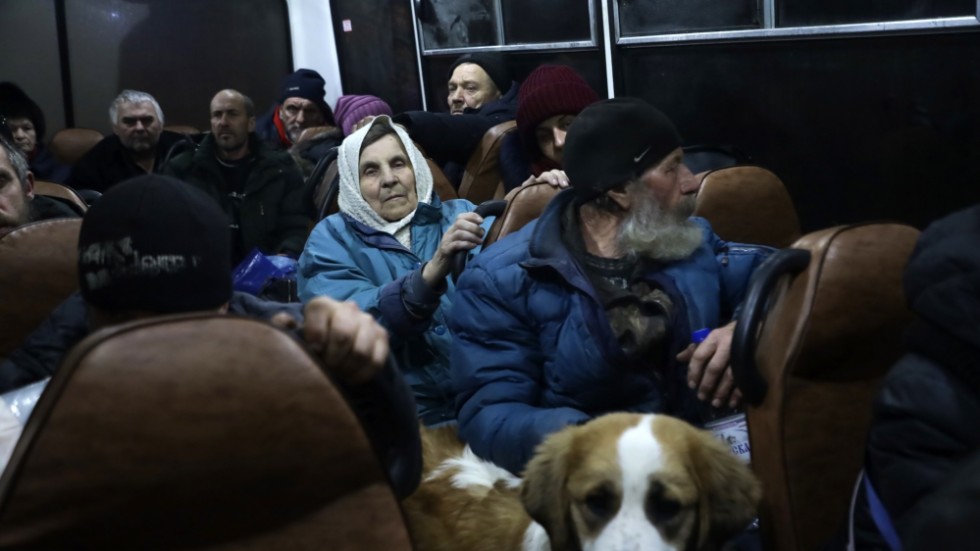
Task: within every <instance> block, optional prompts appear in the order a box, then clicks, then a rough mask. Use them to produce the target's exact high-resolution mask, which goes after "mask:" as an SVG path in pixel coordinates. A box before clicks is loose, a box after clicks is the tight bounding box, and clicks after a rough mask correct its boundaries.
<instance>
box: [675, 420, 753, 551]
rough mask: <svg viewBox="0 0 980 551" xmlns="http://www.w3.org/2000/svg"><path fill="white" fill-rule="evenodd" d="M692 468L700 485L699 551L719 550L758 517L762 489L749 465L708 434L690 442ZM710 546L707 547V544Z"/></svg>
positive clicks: (693, 438)
mask: <svg viewBox="0 0 980 551" xmlns="http://www.w3.org/2000/svg"><path fill="white" fill-rule="evenodd" d="M690 443H691V449H690V454H691V459H692V465H693V467H694V468H695V470H696V471H697V473H698V474H697V476H698V478H699V480H700V482H701V488H702V504H701V511H700V513H701V515H702V516H701V534H702V535H704V536H705V537H704V538H699V542H698V543H699V545H698V548H699V549H702V548H708V549H711V548H718V549H720V548H721V546H722V545H723V544H724V543H725V542H726V541H728V540H729V539H730V538H732V537H733V536H735V535H737V534H739V533H741V532H742V531H743V530H745V528H746V526H747V525H748V523H749V522H750V521H751V520H752V519H753V518H755V515H756V510H757V508H758V505H759V496H760V493H761V489H760V487H759V481H758V479H756V477H755V475H754V474H753V473H752V471H751V470H750V469H749V467H748V465H746V464H745V463H743V462H742V461H741V460H739V459H738V458H736V457H735V456H733V455H732V454H731V452H730V451H729V450H728V448H727V447H726V446H725V445H724V444H723V443H722V442H720V441H718V439H716V438H715V437H714V436H712V435H711V433H709V432H707V431H697V434H695V435H694V436H693V437H692V440H691V442H690ZM706 544H707V545H706Z"/></svg>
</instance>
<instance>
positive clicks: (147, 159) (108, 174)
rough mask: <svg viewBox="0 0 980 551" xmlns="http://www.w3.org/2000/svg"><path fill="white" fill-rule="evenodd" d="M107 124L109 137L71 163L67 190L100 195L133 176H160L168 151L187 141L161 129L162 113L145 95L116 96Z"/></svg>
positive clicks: (124, 92) (132, 93)
mask: <svg viewBox="0 0 980 551" xmlns="http://www.w3.org/2000/svg"><path fill="white" fill-rule="evenodd" d="M109 120H110V121H111V122H112V132H113V135H112V136H108V137H106V138H104V139H103V140H102V141H100V142H99V143H97V144H95V147H93V148H92V149H91V150H89V151H88V153H86V154H85V155H84V156H83V157H82V158H81V159H79V160H78V162H76V163H75V165H74V166H73V167H72V170H71V176H69V177H68V182H67V183H68V185H69V186H71V187H73V188H75V189H94V190H95V191H100V192H104V191H105V190H107V189H109V188H110V187H112V186H114V185H116V184H117V183H119V182H121V181H123V180H128V179H129V178H132V177H133V176H139V175H141V174H151V173H154V172H160V171H161V169H162V168H163V166H162V165H163V160H164V159H165V158H166V156H167V152H168V151H170V148H171V147H173V145H174V144H175V143H177V142H179V141H181V140H186V139H187V138H186V137H184V136H183V135H182V134H178V133H176V132H170V131H168V130H164V129H163V110H162V109H160V104H159V103H157V100H156V99H154V97H153V96H151V95H150V94H147V93H146V92H140V91H136V90H123V91H122V92H120V93H119V95H118V96H116V99H114V100H112V104H111V105H110V106H109Z"/></svg>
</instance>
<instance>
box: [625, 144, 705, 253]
mask: <svg viewBox="0 0 980 551" xmlns="http://www.w3.org/2000/svg"><path fill="white" fill-rule="evenodd" d="M683 157H684V154H683V152H682V151H681V149H680V148H677V149H675V150H674V151H673V152H671V153H670V154H669V155H667V157H665V158H664V159H663V160H662V161H661V162H660V163H659V164H657V165H656V166H653V167H650V168H648V169H647V170H645V171H644V172H643V174H641V175H640V177H639V178H638V179H636V180H635V181H633V182H631V183H629V184H627V185H626V198H625V199H621V200H624V201H625V205H624V208H625V209H626V216H625V217H624V218H623V220H622V222H621V223H620V227H619V232H618V236H617V240H618V243H619V249H620V252H622V253H624V254H636V255H640V256H644V257H647V258H652V259H655V260H659V261H668V262H669V261H674V260H679V259H682V258H687V257H689V256H690V255H691V254H692V253H694V251H695V250H696V249H697V248H698V247H699V246H700V244H701V239H702V235H701V227H700V226H698V225H697V224H696V223H694V222H693V221H692V220H689V219H688V217H690V216H691V214H692V213H693V212H694V201H695V193H694V192H696V191H697V186H696V185H694V184H693V180H694V175H693V174H691V171H690V170H689V169H688V168H687V167H686V166H685V165H684V163H683V162H681V161H682V159H683Z"/></svg>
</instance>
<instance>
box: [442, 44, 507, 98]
mask: <svg viewBox="0 0 980 551" xmlns="http://www.w3.org/2000/svg"><path fill="white" fill-rule="evenodd" d="M464 63H473V64H475V65H479V66H480V68H481V69H483V70H484V71H486V73H487V75H488V76H489V77H490V80H492V81H493V84H494V86H496V87H497V90H499V91H500V93H501V94H506V93H507V90H509V89H510V85H511V77H510V71H509V70H507V63H506V62H505V61H504V56H502V55H500V54H495V53H490V52H479V53H475V54H463V55H461V56H459V57H458V58H456V61H453V64H452V65H451V66H450V67H449V75H448V76H447V77H446V80H449V79H450V78H452V76H453V71H455V70H456V67H459V66H460V65H462V64H464Z"/></svg>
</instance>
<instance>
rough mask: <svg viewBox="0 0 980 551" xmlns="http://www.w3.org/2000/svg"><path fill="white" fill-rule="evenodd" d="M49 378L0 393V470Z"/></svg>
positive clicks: (8, 457)
mask: <svg viewBox="0 0 980 551" xmlns="http://www.w3.org/2000/svg"><path fill="white" fill-rule="evenodd" d="M50 380H51V379H50V378H47V379H42V380H40V381H38V382H36V383H31V384H29V385H27V386H23V387H20V388H18V389H14V390H11V391H10V392H7V393H5V394H0V472H3V469H5V468H6V467H7V462H8V461H10V454H11V453H13V451H14V446H16V445H17V441H18V440H20V434H21V432H23V430H24V425H25V424H27V419H28V418H30V416H31V413H33V411H34V405H35V404H37V400H38V398H40V397H41V393H42V392H44V389H45V388H46V387H47V386H48V381H50Z"/></svg>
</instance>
